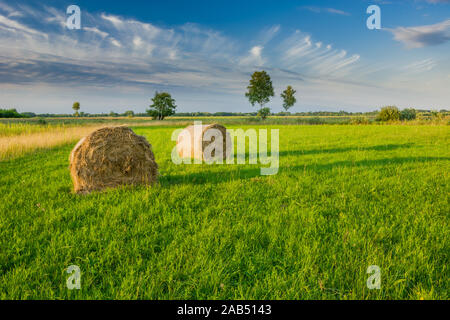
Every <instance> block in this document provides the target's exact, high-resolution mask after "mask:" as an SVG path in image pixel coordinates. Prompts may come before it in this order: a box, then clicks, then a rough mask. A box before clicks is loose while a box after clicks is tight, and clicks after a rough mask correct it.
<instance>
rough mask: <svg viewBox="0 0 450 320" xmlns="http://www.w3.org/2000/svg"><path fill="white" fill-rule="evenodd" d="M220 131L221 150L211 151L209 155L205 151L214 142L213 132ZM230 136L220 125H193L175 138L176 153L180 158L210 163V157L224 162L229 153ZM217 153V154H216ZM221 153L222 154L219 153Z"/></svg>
mask: <svg viewBox="0 0 450 320" xmlns="http://www.w3.org/2000/svg"><path fill="white" fill-rule="evenodd" d="M211 129H215V130H218V131H220V133H221V136H222V146H223V149H222V150H215V149H214V150H213V151H212V152H211V153H210V152H207V153H206V154H205V150H206V149H207V147H208V146H209V145H210V144H211V143H213V142H214V141H215V136H214V132H209V130H211ZM231 144H232V142H231V136H230V134H229V133H228V132H227V129H226V128H225V127H224V126H222V125H220V124H216V123H215V124H209V125H193V126H189V127H187V128H185V129H184V130H183V131H182V132H181V133H180V134H179V135H178V138H177V152H178V156H179V157H180V158H190V159H197V160H199V161H210V160H212V159H211V158H210V156H212V157H217V158H221V159H222V160H225V159H227V158H228V156H229V155H230V153H231ZM216 151H217V154H216ZM221 151H222V152H221Z"/></svg>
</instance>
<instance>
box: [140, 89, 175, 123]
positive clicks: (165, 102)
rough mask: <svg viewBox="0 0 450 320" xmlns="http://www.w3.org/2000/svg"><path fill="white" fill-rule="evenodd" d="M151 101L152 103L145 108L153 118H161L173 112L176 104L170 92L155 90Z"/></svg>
mask: <svg viewBox="0 0 450 320" xmlns="http://www.w3.org/2000/svg"><path fill="white" fill-rule="evenodd" d="M152 102H153V104H152V105H151V106H150V109H148V110H147V113H148V114H149V115H150V116H151V117H153V118H154V119H158V120H163V119H164V118H165V117H168V116H171V115H173V114H175V110H176V108H177V106H176V104H175V99H172V96H171V95H170V93H168V92H158V91H156V92H155V96H154V97H153V98H152Z"/></svg>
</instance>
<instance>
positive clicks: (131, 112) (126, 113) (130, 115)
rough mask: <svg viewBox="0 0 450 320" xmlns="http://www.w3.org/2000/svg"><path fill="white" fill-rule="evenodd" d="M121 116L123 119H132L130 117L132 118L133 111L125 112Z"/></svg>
mask: <svg viewBox="0 0 450 320" xmlns="http://www.w3.org/2000/svg"><path fill="white" fill-rule="evenodd" d="M123 115H124V116H125V117H128V118H132V117H134V111H132V110H128V111H125V112H124V113H123Z"/></svg>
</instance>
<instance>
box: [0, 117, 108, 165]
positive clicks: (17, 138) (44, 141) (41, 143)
mask: <svg viewBox="0 0 450 320" xmlns="http://www.w3.org/2000/svg"><path fill="white" fill-rule="evenodd" d="M99 127H100V126H99V125H98V124H97V125H94V126H93V125H89V126H79V127H73V126H68V127H66V126H62V125H57V126H51V125H46V126H38V125H27V124H14V125H10V126H5V125H1V124H0V161H2V160H5V159H12V158H17V157H20V156H23V155H25V154H27V153H31V152H33V151H36V150H39V149H47V148H52V147H56V146H58V145H62V144H67V143H69V142H73V141H76V140H78V139H80V138H82V137H84V136H85V135H87V134H89V133H90V132H92V131H93V130H95V129H96V128H99Z"/></svg>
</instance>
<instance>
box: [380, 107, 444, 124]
mask: <svg viewBox="0 0 450 320" xmlns="http://www.w3.org/2000/svg"><path fill="white" fill-rule="evenodd" d="M449 116H450V115H449V112H448V111H447V110H441V111H435V110H431V111H429V110H416V109H413V108H407V109H403V110H402V111H400V110H399V109H398V108H397V107H395V106H389V107H384V108H381V110H380V111H379V112H378V114H377V117H376V121H380V122H398V121H404V122H406V121H407V122H411V123H413V124H430V123H432V124H443V123H445V122H446V121H447V120H449Z"/></svg>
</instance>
